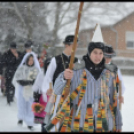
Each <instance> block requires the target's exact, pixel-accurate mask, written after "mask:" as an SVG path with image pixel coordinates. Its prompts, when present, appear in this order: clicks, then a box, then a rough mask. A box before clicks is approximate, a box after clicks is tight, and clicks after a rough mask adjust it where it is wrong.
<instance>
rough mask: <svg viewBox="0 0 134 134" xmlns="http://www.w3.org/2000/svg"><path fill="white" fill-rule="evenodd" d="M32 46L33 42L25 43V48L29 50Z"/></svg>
mask: <svg viewBox="0 0 134 134" xmlns="http://www.w3.org/2000/svg"><path fill="white" fill-rule="evenodd" d="M32 45H33V42H32V41H31V40H28V41H27V42H26V43H25V45H24V46H25V48H31V46H32Z"/></svg>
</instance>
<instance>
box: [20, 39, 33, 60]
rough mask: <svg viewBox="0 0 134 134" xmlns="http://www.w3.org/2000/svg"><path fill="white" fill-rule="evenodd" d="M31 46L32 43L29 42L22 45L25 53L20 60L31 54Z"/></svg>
mask: <svg viewBox="0 0 134 134" xmlns="http://www.w3.org/2000/svg"><path fill="white" fill-rule="evenodd" d="M32 45H33V42H32V41H31V40H27V42H26V43H25V44H24V47H25V51H24V52H23V53H22V55H21V60H22V59H23V57H24V55H25V54H26V53H30V52H32Z"/></svg>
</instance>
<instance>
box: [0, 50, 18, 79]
mask: <svg viewBox="0 0 134 134" xmlns="http://www.w3.org/2000/svg"><path fill="white" fill-rule="evenodd" d="M18 55H19V58H18V59H16V57H15V56H14V55H13V53H12V52H11V50H8V51H7V52H5V53H4V54H3V55H2V56H1V58H0V75H2V72H3V68H4V67H5V68H6V71H5V77H6V79H12V77H13V75H14V73H15V71H16V69H17V67H18V65H19V64H20V56H21V53H20V52H18Z"/></svg>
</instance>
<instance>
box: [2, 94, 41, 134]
mask: <svg viewBox="0 0 134 134" xmlns="http://www.w3.org/2000/svg"><path fill="white" fill-rule="evenodd" d="M17 122H18V120H17V104H16V99H15V101H14V102H12V103H11V105H10V106H9V105H8V104H7V102H6V97H5V96H3V95H2V94H1V93H0V132H41V125H35V126H34V128H33V130H29V129H28V128H27V125H26V124H25V123H24V122H23V125H22V126H19V125H18V124H17Z"/></svg>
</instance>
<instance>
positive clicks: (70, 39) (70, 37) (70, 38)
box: [63, 35, 79, 45]
mask: <svg viewBox="0 0 134 134" xmlns="http://www.w3.org/2000/svg"><path fill="white" fill-rule="evenodd" d="M74 37H75V36H74V35H68V36H66V38H65V40H64V41H63V43H64V44H68V45H70V44H72V43H73V41H74ZM78 41H79V40H78V39H77V42H78Z"/></svg>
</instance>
